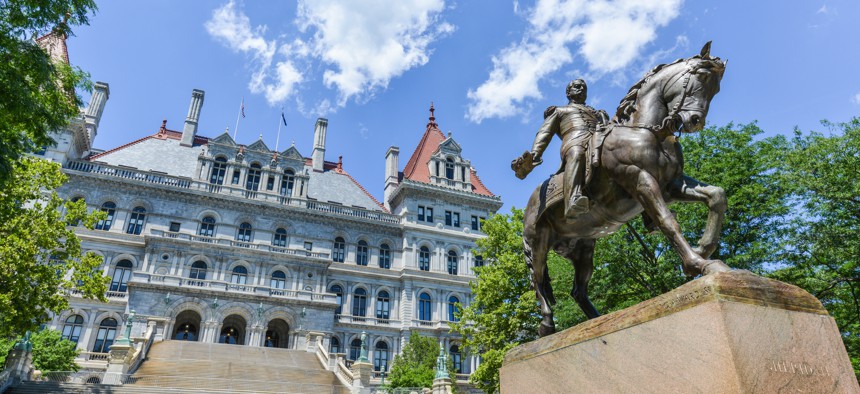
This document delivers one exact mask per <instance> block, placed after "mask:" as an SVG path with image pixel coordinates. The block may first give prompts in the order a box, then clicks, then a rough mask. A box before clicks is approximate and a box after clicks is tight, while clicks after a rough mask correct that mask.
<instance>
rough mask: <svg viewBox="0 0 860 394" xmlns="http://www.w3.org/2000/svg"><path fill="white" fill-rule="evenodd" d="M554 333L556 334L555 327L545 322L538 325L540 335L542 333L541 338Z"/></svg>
mask: <svg viewBox="0 0 860 394" xmlns="http://www.w3.org/2000/svg"><path fill="white" fill-rule="evenodd" d="M552 334H555V327H551V326H547V325H545V324H543V323H541V325H540V326H539V327H538V335H540V337H541V338H543V337H545V336H547V335H552Z"/></svg>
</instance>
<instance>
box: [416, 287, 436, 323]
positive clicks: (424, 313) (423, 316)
mask: <svg viewBox="0 0 860 394" xmlns="http://www.w3.org/2000/svg"><path fill="white" fill-rule="evenodd" d="M432 304H433V300H432V299H431V298H430V294H427V293H421V295H420V296H418V320H424V321H430V320H433V310H432V309H431V308H432Z"/></svg>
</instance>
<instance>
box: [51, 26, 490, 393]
mask: <svg viewBox="0 0 860 394" xmlns="http://www.w3.org/2000/svg"><path fill="white" fill-rule="evenodd" d="M55 44H56V45H55V46H57V47H53V48H52V47H50V46H49V47H48V49H49V51H52V52H54V54H55V55H56V53H57V51H60V53H61V54H64V52H65V42H64V41H62V42H58V43H55ZM66 56H67V55H66ZM66 59H67V57H66ZM109 96H110V89H109V86H108V84H106V83H101V82H99V83H96V84H95V87H94V92H93V96H92V99H91V102H90V103H89V105H88V107H87V108H86V109H84V110H82V115H81V116H80V117H79V118H77V119H75V120H73V121H72V123H71V124H70V125H69V126H68V128H67V129H65V130H61V131H58V132H57V133H56V135H55V136H54V138H55V140H56V142H57V143H56V145H55V146H53V147H48V148H47V149H46V150H45V151H44V152H42V153H40V154H41V155H43V156H44V157H45V158H46V159H49V160H52V161H55V162H58V163H60V164H61V165H62V167H63V172H64V173H65V174H66V175H67V176H68V177H69V181H68V182H67V183H66V184H65V185H64V186H62V187H61V188H60V189H59V190H58V192H59V193H60V195H61V197H64V198H66V199H71V200H77V199H83V200H85V201H86V204H87V206H88V207H89V208H90V209H91V210H101V211H104V212H105V213H106V214H107V218H106V219H105V220H103V221H101V222H99V223H98V224H97V225H96V226H95V229H93V230H88V229H85V228H83V227H80V228H78V229H76V232H77V235H78V236H79V237H80V239H81V242H82V249H83V251H85V252H94V253H97V254H98V255H100V256H102V257H103V259H104V264H103V265H102V267H101V270H102V273H103V274H104V275H106V276H108V277H110V278H111V279H110V284H109V291H108V293H107V298H108V302H104V303H103V302H99V301H96V300H89V299H84V298H82V297H81V296H80V294H76V293H75V292H74V291H73V292H71V293H70V294H69V298H70V304H71V308H70V309H69V310H67V311H65V312H63V313H61V314H58V315H55V316H51V321H50V323H49V324H48V325H49V326H50V327H51V328H55V329H57V330H59V331H61V332H62V333H63V336H64V337H65V338H68V339H70V340H72V341H74V342H76V343H77V344H78V348H79V349H80V350H81V355H80V356H79V360H78V361H79V364H80V365H81V366H83V367H84V368H89V369H92V370H98V369H99V368H100V367H101V368H104V366H105V365H106V363H107V352H108V351H109V348H110V346H111V344H112V343H113V341H114V340H115V339H117V338H119V337H120V336H121V334H122V331H123V325H125V324H126V322H127V320H128V319H129V316H130V313H131V311H134V315H133V316H134V317H133V318H132V320H133V321H132V322H131V323H132V324H131V326H132V327H133V328H132V336H133V337H134V336H141V335H143V332H144V331H146V330H147V328H148V327H150V326H151V327H152V328H153V330H154V335H155V338H156V340H161V341H196V342H207V343H222V344H231V345H234V346H245V347H274V348H287V349H305V347H306V346H308V341H310V340H314V341H318V342H319V344H320V346H323V347H325V348H326V349H327V350H328V351H329V352H330V353H333V354H339V353H340V354H344V357H345V359H347V360H355V359H356V358H357V357H358V356H359V349H360V346H361V335H362V333H363V332H364V333H366V334H367V341H366V343H367V350H368V358H369V360H370V362H371V363H372V364H373V369H374V370H375V371H377V372H380V371H382V370H383V369H385V368H386V367H387V366H389V365H390V364H391V362H392V361H393V357H394V355H396V354H398V353H399V352H400V351H401V349H402V348H403V346H404V345H405V344H406V342H407V340H408V337H409V335H410V333H411V332H413V331H416V332H418V333H420V334H422V335H425V336H430V337H433V338H437V339H438V341H439V343H440V345H442V346H443V347H444V348H445V349H446V350H447V351H448V353H449V354H450V357H451V358H452V360H453V364H454V368H455V370H456V371H452V372H455V373H457V374H458V375H457V376H458V380H460V381H462V380H463V379H466V378H467V377H468V374H469V373H470V372H472V371H474V370H475V368H476V366H477V364H478V363H479V357H477V356H476V355H471V354H467V353H466V352H464V351H463V350H461V345H460V340H461V338H459V337H458V336H457V335H456V334H454V333H451V332H450V331H449V328H450V326H449V323H450V322H451V321H453V320H455V319H456V317H455V312H456V310H457V308H458V305H469V303H470V302H471V298H472V295H471V294H470V290H469V282H470V281H473V280H475V275H474V271H473V269H474V267H476V266H481V265H482V264H483V259H482V258H481V256H480V255H479V254H477V253H476V252H475V241H476V240H478V239H480V238H482V237H484V234H483V233H482V231H481V221H482V220H483V219H485V218H487V217H489V216H490V215H492V214H494V213H495V212H496V211H497V210H498V209H499V208H500V207H501V206H502V201H501V199H500V197H499V196H496V195H494V194H493V193H492V192H491V191H490V190H489V189H488V188H487V186H486V185H484V184H483V183H482V182H481V180H480V178H479V177H478V175H477V173H476V170H475V168H474V167H473V166H472V165H471V163H470V162H469V160H468V159H467V158H466V157H464V153H466V152H467V151H466V150H464V148H463V147H461V146H460V145H459V144H458V143H457V141H456V140H455V139H454V138H453V137H452V135H451V134H450V133H449V134H448V135H445V134H444V133H442V131H440V129H439V126H438V124H437V123H436V118H435V114H434V108H433V106H432V105H431V106H430V112H429V120H428V121H427V122H426V125H425V124H424V123H425V122H424V120H422V119H416V120H415V124H414V125H397V127H399V128H405V129H410V128H414V130H415V133H414V138H415V140H418V144H417V147H416V148H415V149H414V151H412V152H411V153H409V156H408V157H407V156H404V159H406V160H405V164H403V163H402V162H401V157H400V153H401V152H400V150H399V149H398V147H396V146H391V147H389V148H388V149H387V151H384V147H379V156H378V159H379V160H380V162H382V161H383V160H384V161H385V174H384V175H385V183H384V189H383V190H384V198H383V201H381V202H380V201H378V200H377V199H375V198H374V196H373V195H372V194H371V193H369V192H368V190H369V189H367V188H365V187H364V186H363V185H361V184H359V182H358V181H357V180H356V179H355V178H353V177H352V176H350V174H349V172H348V168H347V167H346V166H344V164H343V160H342V159H341V158H332V157H327V156H326V140H327V138H328V137H329V135H328V134H329V133H328V131H329V128H330V127H331V129H332V130H337V129H338V127H346V125H336V124H332V125H329V122H328V120H326V119H323V118H320V119H317V120H316V122H315V124H310V123H309V124H308V125H307V128H308V132H311V130H310V129H311V127H312V128H313V130H312V131H313V133H314V140H313V146H309V147H304V148H302V147H296V146H291V147H289V148H288V149H286V150H284V151H280V152H279V151H275V150H272V149H270V148H269V147H268V146H267V145H266V144H265V143H264V142H263V141H262V139H261V140H258V141H256V142H254V143H252V144H250V145H242V144H239V143H237V142H236V141H235V140H234V139H233V138H231V136H230V135H229V134H228V133H227V132H224V133H222V134H220V135H217V134H216V135H208V136H207V135H205V133H201V132H198V122H199V120H200V115H201V110H202V108H203V105H204V98H205V94H204V92H203V91H201V90H196V89H195V90H193V91H192V92H191V100H190V106H189V110H188V116H187V117H186V118H185V120H184V122H183V123H182V124H181V125H178V126H175V127H173V128H172V127H171V126H170V125H169V124H168V122H167V121H166V120H165V121H163V122H162V123H161V127H160V128H159V127H154V128H153V129H154V130H153V132H152V134H151V135H148V136H146V137H143V138H140V139H138V140H135V141H129V142H128V143H126V144H124V145H122V146H117V147H111V148H110V149H107V150H101V149H96V148H94V144H95V142H96V139H97V136H98V134H99V133H120V132H124V131H123V130H101V129H99V120H100V118H101V117H102V114H103V111H105V109H106V107H109V104H108V99H109ZM108 110H109V108H108ZM156 122H157V120H156ZM136 127H137V126H135V128H136ZM422 132H423V133H422ZM333 134H336V133H333ZM413 141H414V140H413ZM383 152H384V156H383ZM404 153H407V152H404ZM354 155H355V156H356V157H358V156H359V155H361V157H365V156H366V155H365V153H364V152H358V151H356V152H354ZM371 157H372V156H371Z"/></svg>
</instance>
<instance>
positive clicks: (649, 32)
mask: <svg viewBox="0 0 860 394" xmlns="http://www.w3.org/2000/svg"><path fill="white" fill-rule="evenodd" d="M682 1H683V0H654V1H645V2H643V1H637V0H599V1H585V0H538V2H537V4H535V6H534V7H533V8H532V9H530V10H528V11H527V12H526V14H527V19H528V23H529V26H528V28H527V30H526V32H525V33H524V35H523V38H522V40H521V41H519V42H515V43H512V44H511V45H509V46H508V47H507V48H504V49H503V50H502V51H501V52H499V54H497V55H495V56H493V57H492V62H493V69H492V70H491V71H490V75H489V77H488V78H487V80H486V81H485V82H484V83H483V84H481V85H480V86H478V87H477V88H476V89H474V90H469V92H468V93H467V96H468V98H469V100H470V101H471V102H470V104H469V108H468V110H467V114H466V117H467V118H468V119H469V120H471V121H473V122H477V123H480V122H481V121H482V120H484V119H487V118H492V117H499V118H505V117H509V116H514V115H516V114H518V113H520V112H521V110H520V109H519V108H521V107H523V105H524V104H525V106H526V107H528V102H529V101H531V100H535V99H540V98H541V97H542V96H541V93H540V90H539V88H538V83H539V82H540V81H541V80H542V79H543V78H545V77H546V76H548V75H549V74H551V73H554V72H556V71H558V70H559V69H560V68H561V67H562V66H564V65H567V64H569V63H571V62H573V60H574V58H575V55H579V56H581V57H582V59H583V60H584V61H585V64H586V66H587V68H588V71H589V72H590V73H591V74H593V75H596V76H599V75H603V74H606V73H610V72H614V71H618V70H620V69H622V68H624V67H625V66H627V65H628V64H630V63H631V62H632V61H633V60H634V59H635V58H636V57H638V56H639V54H640V51H641V48H642V47H643V46H644V45H646V44H648V43H649V42H651V41H653V40H654V38H655V37H656V29H657V28H658V27H662V26H665V25H666V24H668V23H669V22H670V21H671V20H672V19H674V18H675V17H677V16H678V13H679V9H680V7H681V2H682ZM574 47H575V48H574ZM573 49H576V54H574V52H573Z"/></svg>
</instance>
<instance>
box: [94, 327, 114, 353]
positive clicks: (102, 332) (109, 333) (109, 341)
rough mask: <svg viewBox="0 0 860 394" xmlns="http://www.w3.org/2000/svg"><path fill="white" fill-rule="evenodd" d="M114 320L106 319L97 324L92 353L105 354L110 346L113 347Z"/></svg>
mask: <svg viewBox="0 0 860 394" xmlns="http://www.w3.org/2000/svg"><path fill="white" fill-rule="evenodd" d="M116 326H117V324H116V320H114V319H111V318H107V319H104V320H102V322H101V324H99V332H98V334H97V335H96V343H95V344H94V345H93V352H94V353H107V352H108V351H110V346H111V345H113V339H114V337H116Z"/></svg>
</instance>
